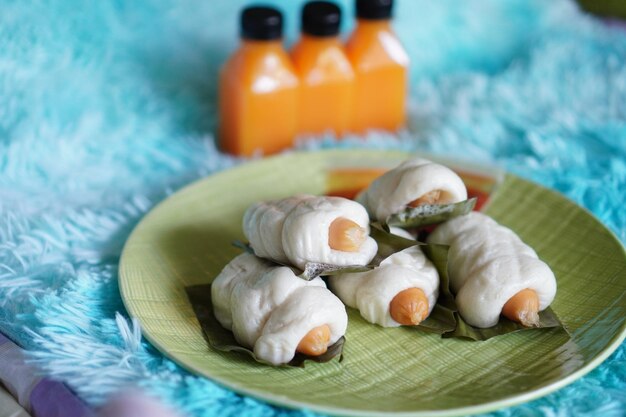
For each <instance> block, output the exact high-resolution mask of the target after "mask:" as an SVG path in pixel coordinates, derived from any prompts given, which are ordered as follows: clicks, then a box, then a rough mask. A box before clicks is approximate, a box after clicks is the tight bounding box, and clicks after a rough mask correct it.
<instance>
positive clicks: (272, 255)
mask: <svg viewBox="0 0 626 417" xmlns="http://www.w3.org/2000/svg"><path fill="white" fill-rule="evenodd" d="M310 198H313V196H308V195H296V196H293V197H289V198H284V199H282V200H274V201H262V202H259V203H256V204H253V205H252V206H250V207H249V208H248V210H246V213H245V214H244V216H243V232H244V235H245V236H246V238H247V239H248V241H249V242H250V244H251V245H252V247H253V249H254V253H255V254H256V255H257V256H260V257H262V258H267V259H273V260H275V261H278V262H281V263H287V262H289V259H288V258H287V255H285V251H284V250H283V243H282V235H283V224H284V223H285V218H286V217H287V215H288V214H289V213H290V212H291V211H292V210H293V209H294V208H295V207H296V206H297V205H298V204H299V203H300V202H302V201H304V200H306V199H310Z"/></svg>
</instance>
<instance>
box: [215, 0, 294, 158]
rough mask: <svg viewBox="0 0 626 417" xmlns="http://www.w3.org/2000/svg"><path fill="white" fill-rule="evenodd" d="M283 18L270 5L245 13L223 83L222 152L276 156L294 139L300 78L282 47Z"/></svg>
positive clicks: (220, 117) (220, 129) (220, 87)
mask: <svg viewBox="0 0 626 417" xmlns="http://www.w3.org/2000/svg"><path fill="white" fill-rule="evenodd" d="M282 29H283V18H282V14H281V13H280V12H279V11H278V10H276V9H274V8H271V7H259V6H255V7H247V8H245V9H244V10H243V12H242V13H241V38H242V42H241V46H240V47H239V49H238V50H237V51H236V52H235V53H234V54H233V55H232V56H231V57H230V58H229V59H228V61H227V62H226V64H225V65H224V66H223V68H222V70H221V73H220V80H219V83H220V85H219V137H220V144H221V149H222V150H223V151H226V152H228V153H231V154H235V155H245V156H249V155H252V154H253V153H255V152H256V151H259V150H260V151H262V152H263V153H264V154H271V153H275V152H278V151H280V150H282V149H284V148H286V147H289V146H291V145H292V144H293V140H294V137H295V135H296V123H297V106H298V78H297V76H296V74H295V72H294V69H293V66H292V64H291V61H290V60H289V56H288V54H287V52H286V51H285V50H284V48H283V45H282Z"/></svg>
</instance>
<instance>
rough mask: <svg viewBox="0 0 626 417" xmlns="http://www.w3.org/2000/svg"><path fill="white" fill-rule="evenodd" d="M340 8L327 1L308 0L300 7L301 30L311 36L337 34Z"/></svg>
mask: <svg viewBox="0 0 626 417" xmlns="http://www.w3.org/2000/svg"><path fill="white" fill-rule="evenodd" d="M340 23H341V9H340V8H339V6H337V5H336V4H335V3H331V2H329V1H310V2H308V3H307V4H305V5H304V7H303V8H302V32H304V33H306V34H307V35H313V36H337V34H339V24H340Z"/></svg>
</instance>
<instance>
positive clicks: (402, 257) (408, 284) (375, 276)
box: [328, 246, 439, 327]
mask: <svg viewBox="0 0 626 417" xmlns="http://www.w3.org/2000/svg"><path fill="white" fill-rule="evenodd" d="M328 280H329V284H330V287H331V289H332V290H333V292H334V293H335V294H337V296H338V297H339V298H340V299H341V300H342V301H343V302H344V303H345V304H346V305H347V306H349V307H353V308H356V309H358V310H359V312H360V313H361V316H363V318H364V319H365V320H367V321H369V322H370V323H375V324H378V325H380V326H383V327H398V326H400V325H401V324H400V323H398V322H397V321H395V320H394V319H393V318H392V317H391V314H390V312H389V304H390V303H391V300H393V298H394V297H395V296H396V295H397V294H398V293H399V292H401V291H404V290H406V289H409V288H420V289H421V290H422V291H424V294H425V295H426V297H427V298H428V312H429V314H430V312H431V311H432V309H433V307H434V306H435V303H436V302H437V297H438V295H439V274H438V273H437V269H436V268H435V266H434V265H433V264H432V263H431V262H430V261H429V260H428V259H427V258H426V256H424V254H423V253H422V250H421V249H420V248H419V246H412V247H410V248H408V249H405V250H403V251H400V252H397V253H394V254H393V255H391V256H389V257H388V258H386V259H385V260H384V261H382V262H381V263H380V266H379V267H378V268H376V269H373V270H371V271H367V272H361V273H353V274H340V275H335V276H331V277H328Z"/></svg>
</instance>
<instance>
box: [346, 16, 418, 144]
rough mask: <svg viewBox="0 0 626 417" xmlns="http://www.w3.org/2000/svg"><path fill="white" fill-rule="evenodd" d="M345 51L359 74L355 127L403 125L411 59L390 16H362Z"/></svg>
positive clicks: (390, 127) (392, 127) (363, 128)
mask: <svg viewBox="0 0 626 417" xmlns="http://www.w3.org/2000/svg"><path fill="white" fill-rule="evenodd" d="M346 50H347V54H348V57H349V58H350V62H351V63H352V67H353V68H354V72H355V75H356V83H355V97H354V113H353V123H352V128H353V130H354V131H356V132H363V131H364V130H366V129H368V128H374V129H386V130H397V129H399V128H401V127H403V126H404V125H405V123H406V98H407V75H408V66H409V58H408V55H407V54H406V52H405V50H404V48H403V47H402V44H401V43H400V41H399V40H398V38H397V37H396V35H395V34H394V32H393V30H392V28H391V25H390V21H389V19H363V18H361V19H359V20H358V23H357V27H356V29H355V30H354V32H353V34H352V36H351V38H350V39H349V41H348V43H347V45H346Z"/></svg>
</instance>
